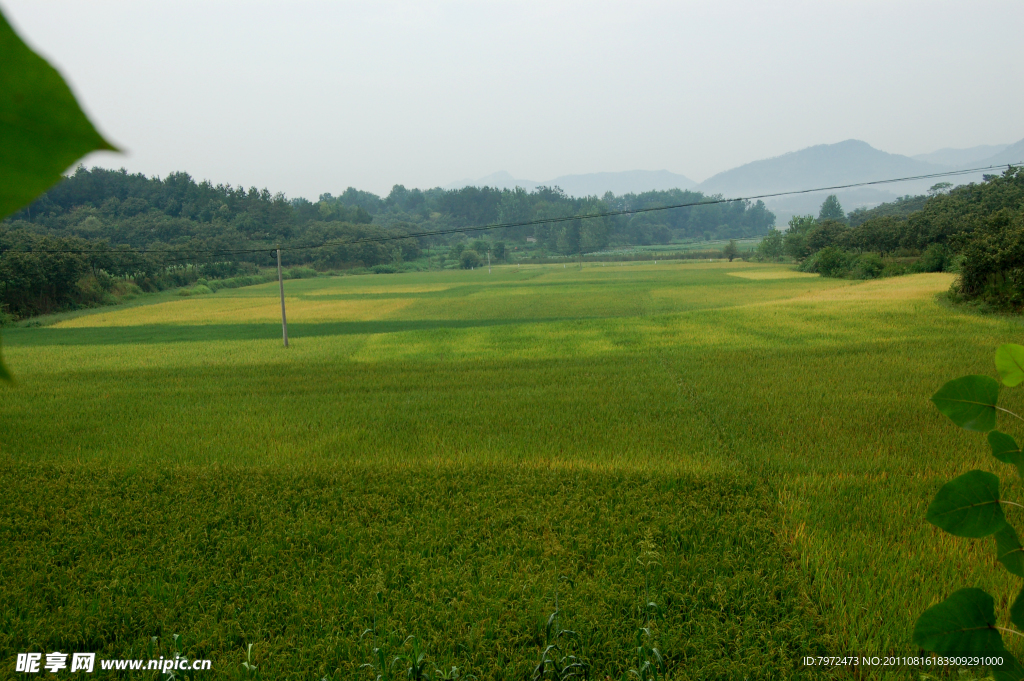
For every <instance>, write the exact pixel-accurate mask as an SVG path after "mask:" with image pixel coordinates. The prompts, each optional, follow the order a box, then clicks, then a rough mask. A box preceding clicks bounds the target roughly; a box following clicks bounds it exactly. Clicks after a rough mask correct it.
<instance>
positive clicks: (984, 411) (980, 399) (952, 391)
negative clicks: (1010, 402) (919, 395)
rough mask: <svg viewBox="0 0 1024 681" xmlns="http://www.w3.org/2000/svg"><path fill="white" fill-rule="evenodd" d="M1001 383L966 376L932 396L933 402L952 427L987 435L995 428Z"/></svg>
mask: <svg viewBox="0 0 1024 681" xmlns="http://www.w3.org/2000/svg"><path fill="white" fill-rule="evenodd" d="M998 399H999V383H998V382H997V381H996V380H995V379H994V378H991V377H989V376H964V377H962V378H957V379H955V380H952V381H950V382H949V383H947V384H946V385H944V386H942V387H941V388H939V391H938V392H937V393H935V394H934V395H932V402H934V403H935V406H936V407H938V408H939V411H941V412H942V413H943V414H945V415H946V416H948V417H949V418H950V420H951V421H953V423H955V424H956V425H958V426H960V427H961V428H966V429H967V430H976V431H978V432H981V433H984V432H987V431H989V430H992V429H994V428H995V427H996V401H997V400H998Z"/></svg>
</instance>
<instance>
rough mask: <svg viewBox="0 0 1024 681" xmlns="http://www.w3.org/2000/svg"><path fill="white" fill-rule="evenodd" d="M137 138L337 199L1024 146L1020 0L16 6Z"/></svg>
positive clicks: (248, 180) (94, 111)
mask: <svg viewBox="0 0 1024 681" xmlns="http://www.w3.org/2000/svg"><path fill="white" fill-rule="evenodd" d="M0 7H2V8H3V10H4V12H5V14H6V15H7V17H8V19H9V20H10V21H11V23H12V24H14V26H15V28H16V30H18V31H19V33H20V34H21V35H22V37H23V38H25V39H26V41H27V42H28V43H29V44H30V45H31V46H33V47H34V48H35V49H36V50H37V51H39V52H40V53H41V54H43V55H44V56H45V57H47V58H48V59H50V60H51V62H52V63H53V64H54V65H56V66H57V68H58V69H59V70H60V71H61V72H62V73H63V75H64V76H65V78H67V79H68V81H69V82H70V84H71V86H72V88H73V89H74V91H75V92H76V94H77V95H78V97H79V100H80V101H81V102H82V103H83V105H84V107H85V109H86V111H87V112H89V114H90V115H91V117H92V118H93V120H94V121H95V122H96V123H97V125H98V127H99V128H100V129H101V130H102V131H103V132H104V133H105V134H106V135H107V137H108V138H109V139H110V140H111V141H113V142H114V143H115V144H117V145H118V146H120V147H122V148H123V149H125V150H126V153H125V154H123V155H112V154H100V155H95V156H92V157H90V158H89V159H87V161H86V162H87V165H93V164H97V165H103V166H108V167H115V168H116V167H120V166H125V167H127V168H128V169H129V170H130V171H133V172H134V171H141V172H144V173H147V174H157V175H166V174H167V173H169V172H171V171H175V170H185V171H187V172H189V173H191V174H192V175H193V176H194V177H196V178H197V179H200V180H201V179H209V180H212V181H213V182H214V183H222V182H223V183H230V184H241V185H244V186H246V187H248V186H251V185H256V186H258V187H264V186H265V187H267V188H269V189H270V190H271V191H272V192H276V191H284V192H285V193H286V194H288V195H289V196H305V197H307V198H310V199H315V198H316V197H317V196H318V195H319V194H320V193H322V192H332V193H335V194H337V193H340V192H341V191H343V190H344V189H345V188H346V187H348V186H350V185H351V186H354V187H357V188H360V189H366V190H369V191H374V192H377V193H387V192H388V191H389V190H390V188H391V186H392V185H393V184H397V183H401V184H405V185H406V186H407V187H432V186H437V185H445V184H448V183H450V182H453V181H455V180H459V179H462V178H475V177H480V176H483V175H486V174H489V173H492V172H495V171H498V170H507V171H509V172H511V173H512V174H513V175H514V176H516V177H521V178H528V179H533V180H546V179H550V178H553V177H556V176H558V175H564V174H570V173H586V172H599V171H616V170H633V169H648V170H658V169H668V170H671V171H673V172H677V173H682V174H684V175H687V176H689V177H691V178H692V179H694V180H697V181H700V180H703V179H705V178H707V177H709V176H710V175H713V174H714V173H717V172H719V171H722V170H726V169H728V168H731V167H734V166H736V165H739V164H742V163H746V162H748V161H753V160H756V159H759V158H765V157H769V156H776V155H778V154H782V153H785V152H788V151H794V150H796V149H800V148H803V147H807V146H810V145H813V144H821V143H832V142H838V141H841V140H844V139H849V138H857V139H862V140H865V141H866V142H868V143H870V144H871V145H873V146H875V147H877V148H879V149H882V150H885V151H889V152H893V153H901V154H908V155H910V154H917V153H923V152H928V151H934V150H936V149H939V148H941V147H968V146H974V145H978V144H999V143H1010V142H1015V141H1017V140H1019V139H1021V138H1022V137H1024V117H1022V115H1021V111H1022V110H1024V88H1022V87H1021V84H1022V83H1024V59H1021V47H1020V32H1021V28H1022V27H1024V3H1022V2H1020V0H970V1H968V0H963V1H962V2H943V1H942V0H928V1H927V2H925V1H916V0H899V1H898V2H892V1H891V0H885V1H875V0H849V1H836V2H829V1H827V0H814V1H806V2H796V1H787V2H765V1H764V0H750V1H739V0H737V1H725V2H723V1H715V2H712V1H711V0H707V1H706V2H700V3H687V2H643V1H636V0H634V1H633V2H629V3H626V2H621V1H620V2H599V1H595V0H588V1H587V2H550V1H549V2H431V1H429V0H421V1H419V2H389V1H381V0H376V1H373V2H327V1H315V0H306V1H303V0H288V1H287V2H284V1H283V0H282V1H278V2H270V1H261V0H201V1H198V0H184V1H183V0H174V1H173V2H169V1H168V2H159V1H150V0H90V1H89V2H85V1H83V0H0Z"/></svg>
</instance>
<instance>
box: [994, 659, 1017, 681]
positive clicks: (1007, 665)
mask: <svg viewBox="0 0 1024 681" xmlns="http://www.w3.org/2000/svg"><path fill="white" fill-rule="evenodd" d="M1001 657H1002V658H1003V664H1001V665H999V666H998V667H992V677H993V678H994V679H995V681H1022V680H1024V667H1022V666H1021V664H1020V662H1018V661H1017V658H1016V657H1014V656H1013V655H1011V654H1010V653H1009V652H1003V653H1001Z"/></svg>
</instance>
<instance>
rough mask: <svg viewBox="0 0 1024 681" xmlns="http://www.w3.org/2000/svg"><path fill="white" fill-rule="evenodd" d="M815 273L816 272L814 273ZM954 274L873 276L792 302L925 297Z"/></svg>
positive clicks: (944, 287)
mask: <svg viewBox="0 0 1024 681" xmlns="http://www.w3.org/2000/svg"><path fill="white" fill-rule="evenodd" d="M815 276H817V275H815ZM955 278H956V275H953V274H948V273H945V272H933V273H929V274H914V275H908V276H904V277H889V278H886V279H874V280H871V281H865V282H863V283H859V284H854V285H852V286H841V287H838V288H830V289H824V290H818V291H811V292H808V293H805V294H804V295H801V296H797V297H796V298H793V302H798V301H799V302H811V301H838V300H912V299H915V298H928V297H930V296H934V295H935V294H936V293H941V292H942V291H945V290H947V289H948V288H949V286H950V284H952V283H953V280H954V279H955Z"/></svg>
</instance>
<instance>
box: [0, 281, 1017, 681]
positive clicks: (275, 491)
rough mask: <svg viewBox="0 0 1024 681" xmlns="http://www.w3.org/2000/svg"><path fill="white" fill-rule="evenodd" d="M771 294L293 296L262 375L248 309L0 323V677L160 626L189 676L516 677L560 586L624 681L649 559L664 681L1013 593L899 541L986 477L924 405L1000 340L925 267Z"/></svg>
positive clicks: (310, 290) (449, 287)
mask: <svg viewBox="0 0 1024 681" xmlns="http://www.w3.org/2000/svg"><path fill="white" fill-rule="evenodd" d="M790 274H791V273H790V272H789V270H787V269H786V268H785V267H783V266H777V265H754V264H748V263H741V262H734V263H724V262H719V263H687V264H680V263H678V262H670V263H659V264H658V265H653V264H650V263H645V264H636V263H629V264H622V265H612V264H607V265H599V264H588V265H587V266H585V267H584V268H583V269H582V270H579V269H572V268H562V267H561V266H559V265H554V266H540V267H538V266H532V267H520V268H516V267H514V266H512V267H508V266H505V267H497V268H495V269H494V272H493V273H492V274H490V275H488V273H487V271H486V270H485V269H484V270H476V271H472V272H465V271H447V272H431V273H416V274H402V275H389V276H388V277H386V278H385V277H369V276H368V277H340V278H319V279H306V280H294V281H289V282H287V283H286V291H287V296H288V317H289V337H290V340H291V341H292V347H291V348H289V349H288V350H285V349H283V348H282V347H280V345H281V341H280V317H279V316H278V315H279V307H278V306H279V301H278V299H277V298H276V295H277V288H276V283H275V284H269V285H262V286H254V287H249V288H244V289H231V290H222V291H218V292H217V293H215V294H213V295H208V296H203V297H200V298H189V299H173V300H172V299H165V300H160V301H158V302H155V303H154V304H151V305H147V306H137V307H132V308H130V309H129V308H126V309H120V308H105V309H102V310H99V311H96V312H95V313H93V314H90V315H79V316H74V317H69V318H62V319H58V320H50V322H52V323H47V325H45V326H41V327H38V328H15V329H11V330H9V331H6V332H5V334H4V351H5V357H6V359H7V362H8V364H9V366H10V368H11V369H12V371H13V372H14V373H15V375H16V376H17V378H18V385H17V386H16V387H15V388H14V389H4V390H3V392H2V393H0V400H2V409H0V433H3V435H2V440H0V484H2V485H3V487H4V489H5V492H6V494H5V496H4V501H3V503H2V504H0V540H2V542H3V544H4V546H6V547H9V550H7V551H5V552H4V553H3V554H0V575H3V580H2V581H0V659H3V660H10V659H12V658H13V657H14V654H15V653H17V652H23V651H26V650H38V651H41V652H50V651H53V650H62V651H64V652H68V651H69V650H81V651H87V652H98V653H100V656H101V657H102V656H104V655H107V656H111V657H130V656H131V655H130V654H129V652H130V651H142V650H144V649H145V647H146V646H147V645H148V644H149V643H150V641H151V639H152V637H153V636H157V637H161V640H170V637H171V636H172V635H173V634H180V636H181V638H180V643H181V645H182V646H183V649H184V650H186V652H187V653H188V654H189V656H190V657H209V658H211V659H213V661H214V670H213V677H214V678H235V677H239V678H243V677H244V674H245V673H247V672H246V670H245V669H244V668H243V667H242V663H243V661H246V662H248V661H249V660H250V659H252V660H253V664H255V665H256V667H257V670H258V672H257V673H258V674H259V675H261V676H262V677H263V678H275V679H276V678H316V679H320V678H323V677H324V676H329V677H331V678H352V677H355V678H367V679H369V678H372V677H373V675H372V674H371V672H370V671H368V670H365V669H363V670H361V669H360V665H362V664H364V663H369V662H371V661H372V659H373V652H372V649H373V647H374V646H378V647H382V648H383V649H386V650H387V651H388V655H391V656H393V655H397V654H400V653H403V652H404V653H407V652H409V651H408V650H406V649H405V647H403V642H404V641H405V640H406V638H407V637H408V636H411V635H415V636H418V637H420V638H421V639H422V643H423V646H424V649H425V650H426V651H427V653H428V659H430V660H431V661H432V663H433V664H436V666H437V667H438V668H443V669H448V668H450V667H451V666H453V665H454V666H458V667H459V668H460V669H461V670H464V671H466V672H469V673H472V674H475V675H476V676H477V677H478V678H481V679H490V678H510V679H511V678H524V676H528V675H529V671H530V670H531V669H532V668H533V667H534V666H536V664H537V661H538V659H539V655H540V653H541V650H542V646H543V644H544V623H545V622H546V621H547V618H548V616H549V615H550V613H551V612H552V611H553V609H554V590H555V587H556V585H558V584H562V586H561V587H560V588H561V592H560V593H561V602H560V610H561V612H560V622H561V624H562V626H564V627H565V628H568V629H573V630H575V631H578V632H579V633H580V635H581V644H580V650H579V651H578V652H580V653H581V654H582V655H583V656H584V657H585V658H586V659H587V660H589V661H590V663H591V665H592V669H593V670H594V672H595V677H597V678H605V677H606V676H608V677H611V678H619V677H620V676H621V675H622V674H623V673H624V672H625V671H626V670H627V669H628V668H629V667H630V666H633V667H635V666H636V660H635V653H634V651H633V648H634V646H635V641H636V633H637V631H638V629H639V628H640V627H641V626H643V625H644V622H645V619H644V615H643V611H642V606H643V603H644V598H643V592H644V575H643V569H642V567H641V566H640V565H639V564H638V563H637V558H638V557H639V553H640V542H641V541H643V540H644V538H645V536H646V535H647V533H648V532H650V533H651V537H652V538H653V540H654V542H655V544H656V546H657V550H658V552H659V553H660V555H661V566H660V567H659V568H658V569H657V571H656V574H655V576H654V580H653V584H652V588H651V595H652V597H653V598H654V600H655V601H656V602H657V603H658V604H659V606H660V607H662V609H663V612H664V613H665V617H664V619H663V620H659V621H658V622H657V623H656V627H655V629H656V641H654V643H656V647H657V648H658V649H659V650H660V651H661V652H662V654H663V655H665V657H666V659H667V660H668V662H669V668H670V670H672V674H674V675H675V677H677V678H708V677H721V678H744V677H749V678H788V677H791V676H803V675H816V674H817V672H814V673H811V672H808V671H807V670H805V669H803V668H802V667H801V666H800V663H799V659H800V657H801V656H803V655H805V654H826V653H829V654H840V653H846V652H849V653H861V654H875V655H884V654H890V653H893V654H901V655H903V654H914V653H916V650H915V649H914V648H913V646H912V644H911V643H910V632H911V630H912V627H913V622H914V620H915V619H916V617H917V615H918V614H919V613H920V612H921V611H923V610H924V609H925V608H926V607H928V605H930V604H932V603H934V602H937V601H939V600H941V599H942V598H944V597H945V596H946V595H948V594H949V593H950V592H952V591H953V590H955V589H957V588H960V587H962V586H981V587H984V588H987V589H989V590H990V591H991V592H993V593H995V594H997V602H998V601H999V600H1000V599H1002V600H1003V602H1007V599H1012V597H1013V595H1014V594H1013V592H1012V591H1011V586H1012V582H1011V580H1009V579H1007V578H1006V576H1005V575H1004V573H1003V572H1002V569H1001V567H999V566H998V565H997V564H996V562H995V558H994V550H993V546H992V545H991V542H990V541H988V540H985V541H973V540H959V539H955V538H953V537H950V536H949V535H946V534H943V533H941V532H940V531H937V530H934V528H932V527H931V526H930V525H927V524H926V523H925V522H924V513H925V508H926V507H927V504H928V503H929V502H930V500H931V498H932V496H933V495H934V492H935V491H936V490H937V489H938V488H939V487H940V486H941V485H942V484H943V483H944V482H945V481H946V480H948V479H950V478H951V477H953V476H954V475H956V474H958V473H960V472H964V471H966V470H969V469H970V468H974V467H980V468H983V469H988V470H998V468H997V466H998V463H997V462H995V461H994V460H992V459H991V457H990V456H989V455H988V454H987V453H986V447H985V444H984V441H983V438H978V437H971V435H970V434H968V433H965V432H962V431H959V430H958V429H956V428H955V427H954V426H952V425H951V424H949V423H947V422H946V421H944V420H943V418H942V417H941V416H940V415H939V414H938V412H937V411H936V410H934V408H933V407H932V406H931V405H930V403H929V402H928V397H929V396H930V395H931V394H932V392H934V390H935V389H936V388H937V387H938V386H940V385H942V384H943V383H944V382H945V381H946V380H949V379H950V378H954V377H956V376H960V375H963V374H967V373H989V374H991V373H993V372H992V367H990V366H989V363H990V358H991V356H992V350H993V349H994V348H995V347H996V346H997V345H998V344H1000V343H1003V342H1008V341H1013V340H1015V339H1016V338H1017V337H1019V335H1020V331H1021V328H1020V325H1019V323H1018V322H1017V321H1016V320H1014V319H1011V318H1005V317H1003V318H997V317H984V316H980V315H972V314H964V313H961V312H958V311H956V310H951V309H949V308H948V307H943V306H940V305H939V304H938V303H937V302H936V300H935V297H936V294H937V293H939V292H941V291H944V290H945V289H946V288H948V286H949V282H950V278H949V276H948V275H942V274H925V275H914V276H910V277H902V278H898V279H889V280H885V281H884V282H881V283H879V282H864V283H853V282H848V281H843V280H826V279H820V278H806V277H793V276H790ZM1008 397H1009V403H1008V404H1007V406H1008V407H1009V408H1014V407H1015V406H1016V407H1018V408H1019V407H1020V405H1015V404H1013V402H1012V401H1013V400H1014V399H1018V400H1019V397H1017V396H1016V395H1015V393H1014V392H1012V391H1011V393H1009V394H1008ZM1011 432H1012V431H1011ZM1019 494H1020V488H1019V485H1011V487H1010V489H1009V492H1008V496H1009V497H1010V498H1014V496H1013V495H1018V496H1019ZM1011 520H1013V519H1012V518H1011ZM559 577H567V578H569V579H571V580H572V586H569V585H568V584H567V583H565V582H560V581H559ZM367 629H370V630H371V633H369V634H365V635H362V636H361V634H363V633H364V632H365V631H366V630H367ZM250 644H252V652H251V655H252V658H247V656H246V655H247V648H248V646H249V645H250ZM4 664H5V665H6V662H5V663H4ZM6 668H7V667H5V669H6ZM10 668H13V667H10ZM836 674H837V675H838V676H840V677H842V676H849V675H851V674H852V672H850V671H849V670H838V671H837V672H836ZM894 675H895V676H896V677H902V676H905V675H906V674H905V673H903V672H894Z"/></svg>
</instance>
